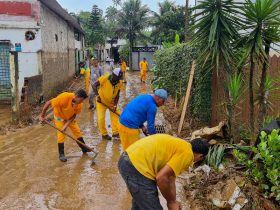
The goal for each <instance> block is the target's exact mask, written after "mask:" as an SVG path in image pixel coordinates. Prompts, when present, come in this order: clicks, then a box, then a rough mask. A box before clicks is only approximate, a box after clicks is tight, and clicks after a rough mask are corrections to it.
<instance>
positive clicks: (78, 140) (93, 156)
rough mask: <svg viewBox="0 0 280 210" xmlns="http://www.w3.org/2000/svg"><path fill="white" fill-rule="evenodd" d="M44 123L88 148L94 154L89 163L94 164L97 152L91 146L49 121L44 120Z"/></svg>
mask: <svg viewBox="0 0 280 210" xmlns="http://www.w3.org/2000/svg"><path fill="white" fill-rule="evenodd" d="M44 123H46V124H47V125H49V126H50V127H52V128H54V129H56V130H58V131H59V132H61V133H63V134H64V135H66V136H68V137H69V138H70V139H72V140H74V141H76V142H77V143H78V144H80V145H82V146H84V147H85V148H87V149H88V150H90V151H91V152H93V153H94V156H93V158H92V163H91V164H94V160H95V158H96V157H97V155H98V153H97V152H95V151H94V150H93V149H92V148H91V147H89V146H88V145H86V144H84V143H83V142H81V141H79V140H78V139H75V138H74V137H73V136H71V135H69V134H67V133H65V132H63V131H62V130H60V129H58V128H57V127H55V126H54V125H52V124H51V123H49V122H47V121H44Z"/></svg>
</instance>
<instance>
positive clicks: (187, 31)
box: [185, 0, 191, 42]
mask: <svg viewBox="0 0 280 210" xmlns="http://www.w3.org/2000/svg"><path fill="white" fill-rule="evenodd" d="M189 23H190V11H189V0H186V7H185V41H186V42H188V41H190V40H191V36H190V26H189Z"/></svg>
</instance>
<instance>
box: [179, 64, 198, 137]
mask: <svg viewBox="0 0 280 210" xmlns="http://www.w3.org/2000/svg"><path fill="white" fill-rule="evenodd" d="M195 66H196V64H195V61H193V62H192V68H191V72H190V77H189V83H188V87H187V91H186V96H185V100H184V105H183V110H182V114H181V118H180V123H179V128H178V135H180V133H181V131H182V127H183V123H184V119H185V115H186V111H187V107H188V103H189V97H190V94H191V88H192V83H193V76H194V70H195Z"/></svg>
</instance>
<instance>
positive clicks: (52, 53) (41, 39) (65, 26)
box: [0, 0, 85, 103]
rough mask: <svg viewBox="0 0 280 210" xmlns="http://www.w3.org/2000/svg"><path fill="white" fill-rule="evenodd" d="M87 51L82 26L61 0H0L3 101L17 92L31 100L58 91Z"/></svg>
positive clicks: (0, 80)
mask: <svg viewBox="0 0 280 210" xmlns="http://www.w3.org/2000/svg"><path fill="white" fill-rule="evenodd" d="M84 52H85V51H84V32H83V30H82V28H81V27H80V25H79V23H78V22H77V21H76V20H75V19H74V18H73V17H72V16H71V15H70V14H68V13H67V12H66V11H65V10H64V9H63V8H62V7H61V6H60V5H59V4H58V3H57V1H56V0H1V1H0V102H1V101H9V100H11V99H12V98H13V94H14V97H16V98H18V99H21V101H25V102H26V101H28V102H30V103H35V102H37V101H38V100H39V98H40V96H41V97H42V96H43V97H45V98H49V97H51V96H53V95H54V94H56V93H57V92H58V91H59V90H61V89H62V88H63V87H65V85H66V84H67V83H68V82H69V80H70V79H71V78H72V77H73V76H74V74H75V73H76V72H77V71H78V63H79V61H81V60H83V59H84ZM12 67H14V69H13V68H12ZM14 76H15V77H16V78H11V77H14ZM14 80H15V81H14ZM13 81H14V82H15V84H12V82H13ZM14 86H17V88H16V89H14V91H16V93H14V92H13V88H15V87H14Z"/></svg>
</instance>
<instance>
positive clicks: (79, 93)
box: [76, 89, 88, 99]
mask: <svg viewBox="0 0 280 210" xmlns="http://www.w3.org/2000/svg"><path fill="white" fill-rule="evenodd" d="M76 96H78V97H80V98H84V99H86V98H87V97H88V95H87V93H86V91H85V90H83V89H80V90H78V91H76Z"/></svg>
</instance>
